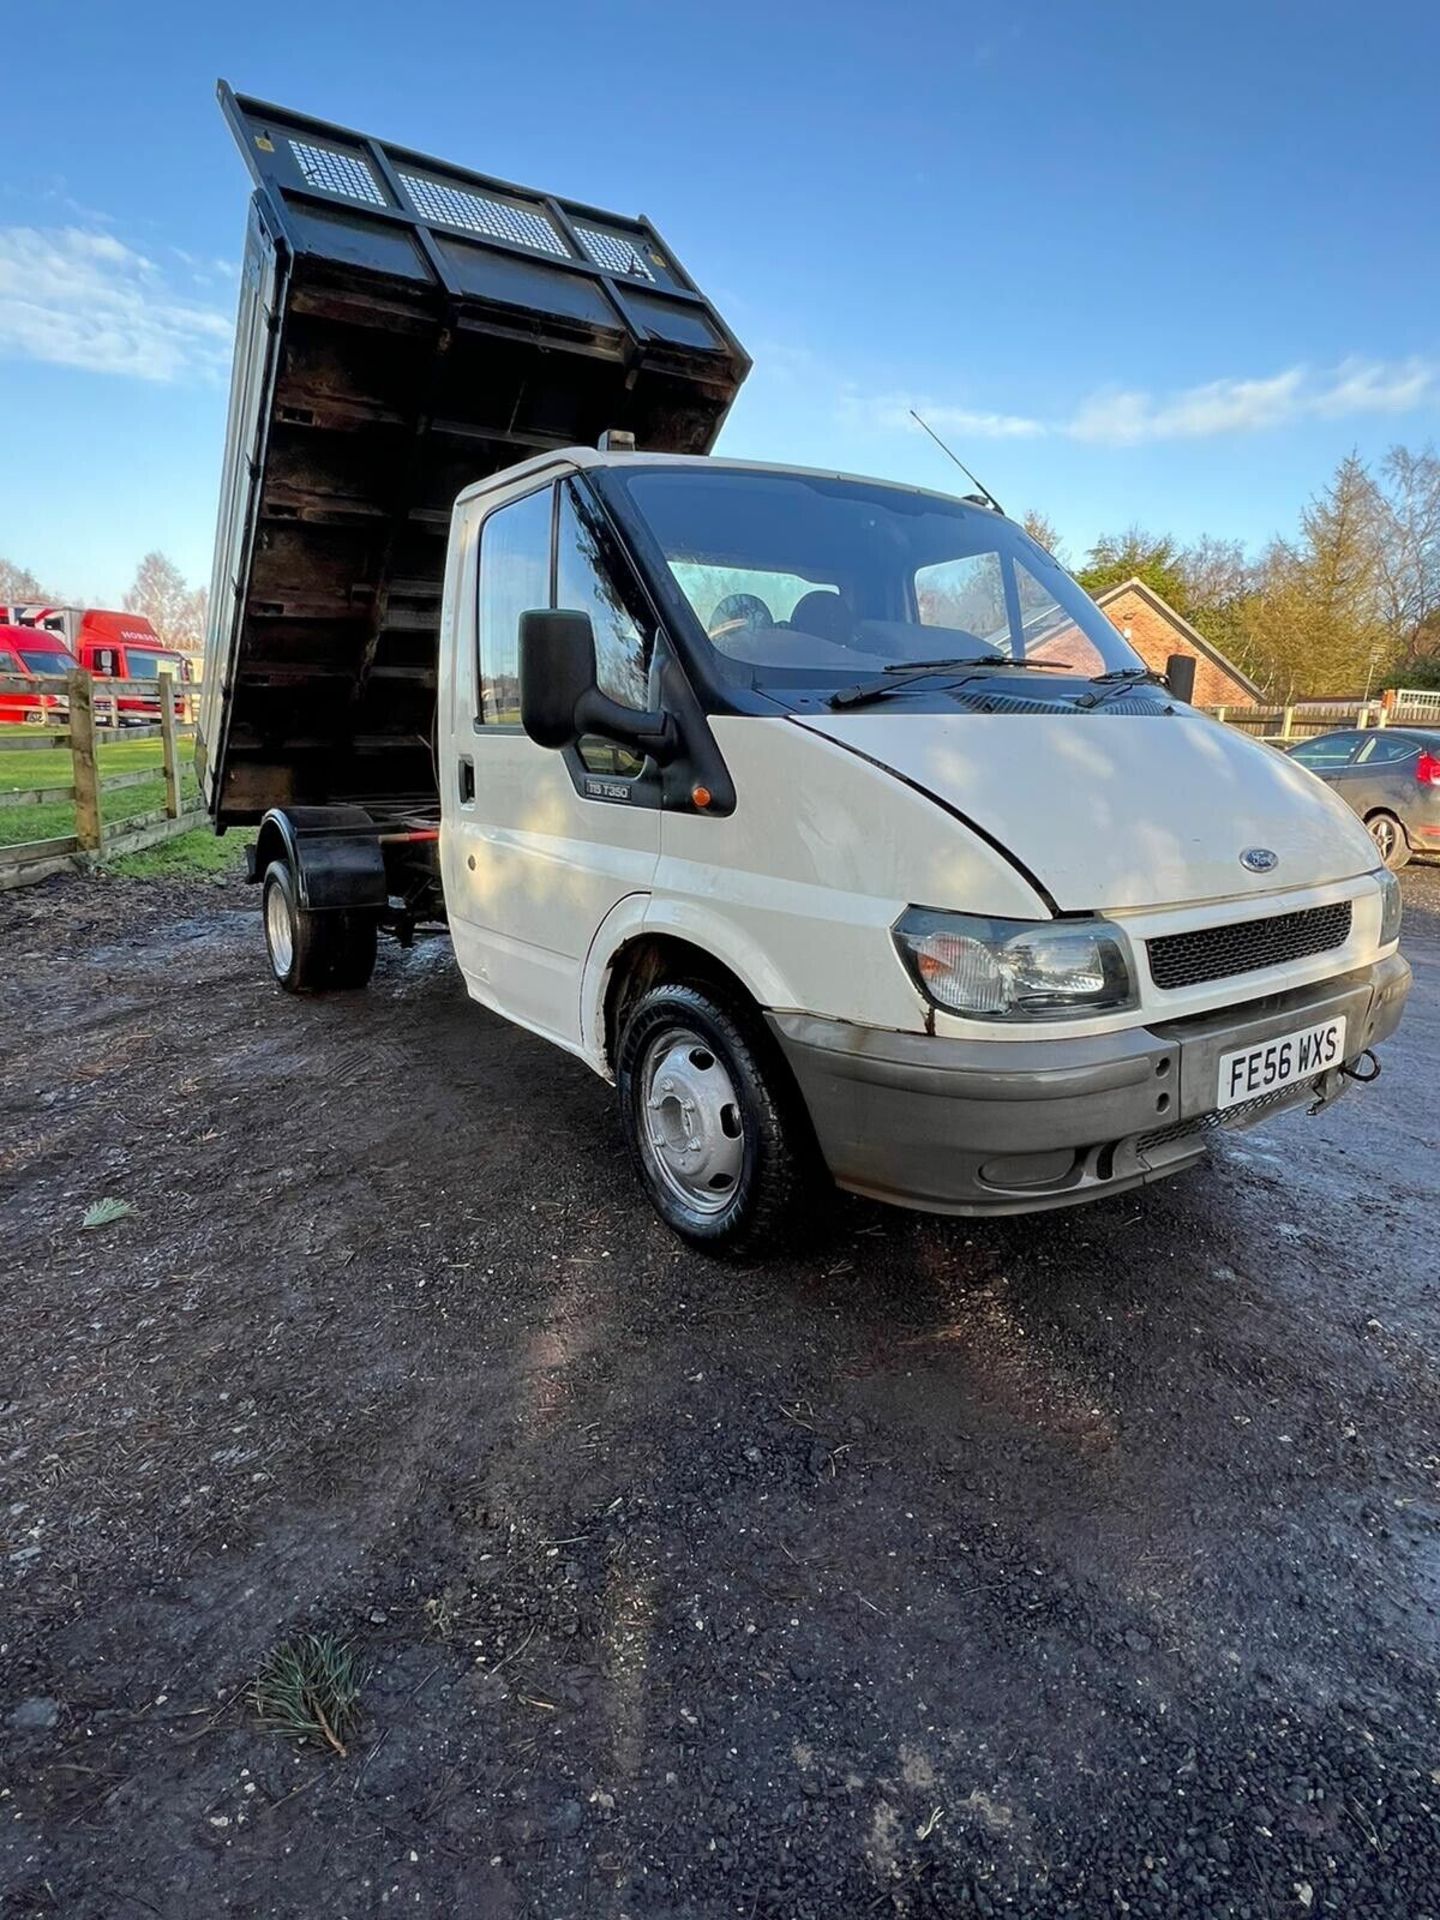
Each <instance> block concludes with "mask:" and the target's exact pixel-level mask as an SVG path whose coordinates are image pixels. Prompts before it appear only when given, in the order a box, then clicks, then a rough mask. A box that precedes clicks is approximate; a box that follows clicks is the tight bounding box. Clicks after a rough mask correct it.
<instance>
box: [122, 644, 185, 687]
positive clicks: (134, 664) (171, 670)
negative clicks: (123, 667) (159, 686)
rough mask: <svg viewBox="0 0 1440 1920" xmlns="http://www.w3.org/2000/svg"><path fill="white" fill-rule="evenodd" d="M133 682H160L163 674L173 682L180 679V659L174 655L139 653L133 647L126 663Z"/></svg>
mask: <svg viewBox="0 0 1440 1920" xmlns="http://www.w3.org/2000/svg"><path fill="white" fill-rule="evenodd" d="M126 664H127V665H128V667H129V669H130V675H129V677H130V678H131V679H132V680H158V679H159V678H160V675H161V674H162V673H168V674H169V675H170V677H171V679H172V680H178V679H179V678H180V657H179V655H178V654H173V653H137V652H136V651H135V649H134V648H133V647H132V648H131V649H130V657H129V660H128V661H127V663H126Z"/></svg>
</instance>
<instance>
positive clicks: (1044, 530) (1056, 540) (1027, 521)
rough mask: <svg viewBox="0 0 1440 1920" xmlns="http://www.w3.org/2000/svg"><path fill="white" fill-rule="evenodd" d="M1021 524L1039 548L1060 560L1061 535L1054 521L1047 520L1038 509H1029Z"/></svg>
mask: <svg viewBox="0 0 1440 1920" xmlns="http://www.w3.org/2000/svg"><path fill="white" fill-rule="evenodd" d="M1020 524H1021V526H1022V527H1024V529H1025V531H1026V533H1028V534H1029V536H1030V538H1031V539H1032V540H1033V541H1034V542H1035V544H1036V545H1037V546H1040V547H1044V549H1045V551H1046V552H1047V553H1048V554H1052V555H1053V556H1054V557H1055V559H1057V560H1059V559H1060V535H1059V534H1058V533H1057V532H1056V531H1055V522H1054V521H1053V520H1050V519H1047V518H1046V516H1045V515H1044V514H1043V513H1041V511H1040V509H1039V508H1038V507H1027V508H1026V510H1025V513H1024V516H1023V517H1022V519H1021V521H1020ZM1062 564H1063V563H1062Z"/></svg>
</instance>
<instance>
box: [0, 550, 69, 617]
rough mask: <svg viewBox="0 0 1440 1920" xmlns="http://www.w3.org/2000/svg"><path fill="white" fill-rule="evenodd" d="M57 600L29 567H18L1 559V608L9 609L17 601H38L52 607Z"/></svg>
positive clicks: (12, 562)
mask: <svg viewBox="0 0 1440 1920" xmlns="http://www.w3.org/2000/svg"><path fill="white" fill-rule="evenodd" d="M57 599H58V596H57V595H55V594H53V593H50V592H48V591H47V590H46V588H45V587H43V586H42V585H41V583H40V581H39V579H38V578H37V577H36V575H34V574H33V573H31V571H30V569H29V568H28V567H17V566H16V564H15V562H14V561H13V560H4V559H0V606H6V607H8V606H10V605H12V604H13V602H15V601H17V600H20V601H25V600H32V601H33V600H38V601H40V602H42V603H43V604H44V605H46V606H50V605H53V604H55V602H56V601H57Z"/></svg>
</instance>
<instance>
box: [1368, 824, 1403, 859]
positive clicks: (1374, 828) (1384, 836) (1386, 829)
mask: <svg viewBox="0 0 1440 1920" xmlns="http://www.w3.org/2000/svg"><path fill="white" fill-rule="evenodd" d="M1370 837H1371V838H1372V839H1373V840H1374V842H1375V844H1376V846H1377V847H1378V848H1379V849H1380V858H1381V859H1382V860H1384V861H1387V862H1388V861H1389V859H1390V856H1391V854H1393V853H1394V851H1395V844H1396V841H1397V839H1398V837H1399V829H1398V828H1397V827H1396V825H1395V822H1394V821H1393V820H1387V819H1385V818H1384V816H1383V815H1382V816H1381V817H1380V818H1379V819H1378V820H1372V821H1371V822H1370Z"/></svg>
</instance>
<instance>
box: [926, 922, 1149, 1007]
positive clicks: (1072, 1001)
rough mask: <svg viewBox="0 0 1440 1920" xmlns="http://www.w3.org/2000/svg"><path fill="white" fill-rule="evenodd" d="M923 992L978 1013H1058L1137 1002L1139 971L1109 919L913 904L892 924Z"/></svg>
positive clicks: (945, 1004)
mask: <svg viewBox="0 0 1440 1920" xmlns="http://www.w3.org/2000/svg"><path fill="white" fill-rule="evenodd" d="M893 934H894V940H895V945H896V947H897V949H898V950H899V954H900V958H901V959H902V960H903V961H904V962H905V965H906V967H907V968H908V969H909V971H910V973H911V974H912V975H913V977H914V979H915V981H916V983H917V984H918V986H919V987H920V990H921V992H922V993H923V994H924V995H925V996H926V998H927V999H929V1000H933V1001H934V1003H935V1005H936V1006H937V1007H943V1008H944V1009H945V1011H946V1012H947V1013H960V1014H964V1015H965V1016H966V1017H967V1018H969V1019H972V1020H975V1019H978V1020H1052V1019H1055V1018H1057V1017H1059V1018H1062V1019H1063V1018H1064V1016H1065V1015H1066V1014H1074V1013H1114V1012H1116V1011H1117V1010H1118V1009H1119V1008H1122V1007H1133V1006H1134V1005H1135V1003H1136V999H1135V972H1134V968H1133V967H1132V966H1131V964H1130V950H1129V946H1128V944H1127V942H1126V939H1125V936H1124V934H1123V933H1121V931H1120V929H1119V928H1118V927H1114V926H1112V925H1110V923H1109V922H1108V921H1105V920H990V919H985V918H982V917H981V916H979V915H977V914H969V913H934V912H931V911H930V910H929V909H928V908H924V907H911V908H910V909H909V911H908V912H906V913H904V914H902V915H901V917H900V919H899V920H897V921H896V923H895V926H894V928H893Z"/></svg>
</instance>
